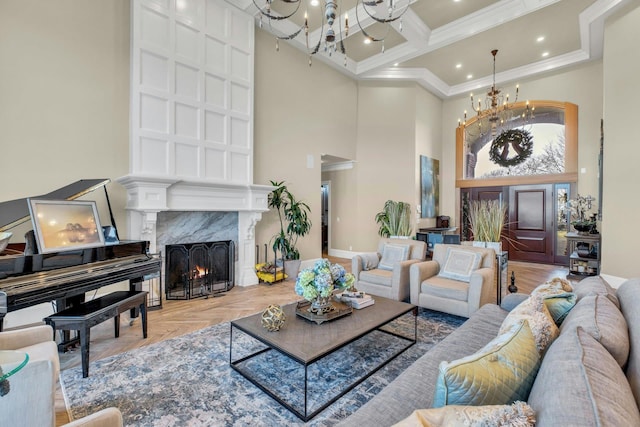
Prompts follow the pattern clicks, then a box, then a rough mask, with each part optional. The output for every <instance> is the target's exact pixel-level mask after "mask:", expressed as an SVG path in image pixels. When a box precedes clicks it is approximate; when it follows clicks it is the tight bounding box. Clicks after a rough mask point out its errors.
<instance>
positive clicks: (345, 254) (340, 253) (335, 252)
mask: <svg viewBox="0 0 640 427" xmlns="http://www.w3.org/2000/svg"><path fill="white" fill-rule="evenodd" d="M356 254H357V252H352V251H345V250H342V249H329V256H333V257H336V258H346V259H351V258H353V257H354V256H355V255H356Z"/></svg>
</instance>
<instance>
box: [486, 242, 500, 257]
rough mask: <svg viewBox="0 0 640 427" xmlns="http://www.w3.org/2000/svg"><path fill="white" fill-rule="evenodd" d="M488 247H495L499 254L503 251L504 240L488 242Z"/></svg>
mask: <svg viewBox="0 0 640 427" xmlns="http://www.w3.org/2000/svg"><path fill="white" fill-rule="evenodd" d="M487 248H488V249H493V250H494V251H496V253H497V254H499V253H502V242H487Z"/></svg>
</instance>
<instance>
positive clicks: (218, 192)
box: [116, 174, 273, 286]
mask: <svg viewBox="0 0 640 427" xmlns="http://www.w3.org/2000/svg"><path fill="white" fill-rule="evenodd" d="M116 181H117V182H118V183H120V184H121V185H122V186H124V187H125V188H126V190H127V204H126V209H127V210H128V215H127V225H128V228H129V235H130V237H131V238H132V239H140V240H148V241H149V243H150V251H151V252H154V253H155V252H157V251H158V250H161V249H162V248H157V245H156V240H157V235H156V224H157V218H158V212H165V211H183V212H194V211H196V212H197V211H207V212H210V211H219V212H238V242H237V243H238V244H237V247H236V250H237V253H238V261H237V263H236V276H235V277H236V284H238V285H240V286H247V285H252V284H256V283H257V282H258V279H257V277H256V275H255V267H254V266H255V262H256V260H255V233H254V231H255V226H256V223H257V222H258V221H260V219H261V218H262V213H263V212H266V211H268V210H269V208H268V205H267V203H268V195H269V193H270V192H271V191H272V190H273V186H271V185H256V184H235V183H227V182H215V181H206V180H201V179H186V178H185V179H183V178H179V177H167V176H152V175H135V174H130V175H125V176H123V177H120V178H118V179H117V180H116Z"/></svg>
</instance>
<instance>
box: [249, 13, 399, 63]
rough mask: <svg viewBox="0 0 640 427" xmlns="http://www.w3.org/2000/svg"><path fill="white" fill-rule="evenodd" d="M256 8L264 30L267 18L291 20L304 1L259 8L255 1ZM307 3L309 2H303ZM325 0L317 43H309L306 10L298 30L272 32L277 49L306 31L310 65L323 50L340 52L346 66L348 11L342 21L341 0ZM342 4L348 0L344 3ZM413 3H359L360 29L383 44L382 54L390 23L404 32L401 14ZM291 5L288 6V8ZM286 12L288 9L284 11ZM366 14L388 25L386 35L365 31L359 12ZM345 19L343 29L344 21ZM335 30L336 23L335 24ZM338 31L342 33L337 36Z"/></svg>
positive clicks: (275, 20)
mask: <svg viewBox="0 0 640 427" xmlns="http://www.w3.org/2000/svg"><path fill="white" fill-rule="evenodd" d="M252 1H253V4H254V6H255V7H256V8H257V9H258V10H259V13H260V23H259V26H260V28H262V25H263V20H264V19H266V20H267V22H268V24H269V26H270V27H271V24H272V23H273V22H278V21H282V20H286V19H289V18H292V17H293V16H294V15H296V14H297V13H298V12H299V11H300V10H301V8H300V6H301V4H302V2H303V0H263V1H264V5H263V6H262V7H260V6H259V5H258V3H257V1H258V0H252ZM304 1H306V0H304ZM320 1H321V0H309V4H310V5H311V6H318V5H319V3H320ZM323 1H324V14H323V15H322V22H321V26H320V37H319V39H318V40H317V42H313V43H314V44H313V45H310V44H309V18H308V14H307V11H306V10H305V11H304V23H303V24H302V25H301V26H300V27H299V28H298V29H296V30H294V31H293V32H291V33H289V34H283V35H282V34H278V32H274V31H271V32H272V33H273V34H276V36H275V37H276V50H279V49H280V46H279V41H280V40H293V39H295V38H296V37H297V36H298V35H299V34H300V33H302V32H304V36H305V39H306V47H307V53H308V54H309V66H311V57H312V56H313V55H315V54H317V53H318V52H320V51H323V52H325V53H327V54H328V55H329V56H331V55H332V54H333V53H336V52H340V53H342V54H343V55H344V65H345V67H346V66H347V51H346V48H345V46H344V39H345V38H347V37H348V36H349V15H348V14H347V13H346V12H345V13H344V15H343V18H342V17H341V15H340V13H338V9H339V8H338V0H323ZM342 1H343V4H344V1H345V0H342ZM410 2H411V0H356V7H355V15H356V21H357V23H358V27H359V28H360V31H361V32H362V34H363V36H364V38H365V42H367V43H371V42H380V43H382V52H384V39H385V37H386V35H387V34H388V33H389V30H390V28H389V27H390V25H388V24H390V23H392V22H394V21H397V20H398V19H400V21H399V30H400V31H402V19H401V18H402V15H404V13H405V12H406V11H407V9H409V3H410ZM274 4H278V5H279V6H280V7H279V8H278V10H282V12H281V13H278V12H277V11H275V10H274V8H273V6H274ZM287 6H288V7H287ZM285 9H288V10H287V11H285ZM362 11H364V13H365V15H366V16H365V18H370V19H371V20H373V21H375V22H378V23H380V24H387V27H386V32H384V35H382V36H375V35H373V34H372V33H371V32H367V31H366V25H364V24H363V23H362V22H361V19H360V13H362ZM343 19H344V28H343V30H340V29H339V28H341V27H342V21H343ZM336 20H337V21H338V22H337V25H336V29H334V24H336ZM336 32H337V33H338V34H339V39H338V36H337V35H336Z"/></svg>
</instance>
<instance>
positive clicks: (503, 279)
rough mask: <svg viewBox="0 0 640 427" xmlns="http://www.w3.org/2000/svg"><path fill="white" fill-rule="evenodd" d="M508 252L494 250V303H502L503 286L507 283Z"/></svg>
mask: <svg viewBox="0 0 640 427" xmlns="http://www.w3.org/2000/svg"><path fill="white" fill-rule="evenodd" d="M508 263H509V252H507V251H502V252H496V304H498V305H500V304H501V303H502V294H503V288H504V287H505V286H506V285H507V265H508Z"/></svg>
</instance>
